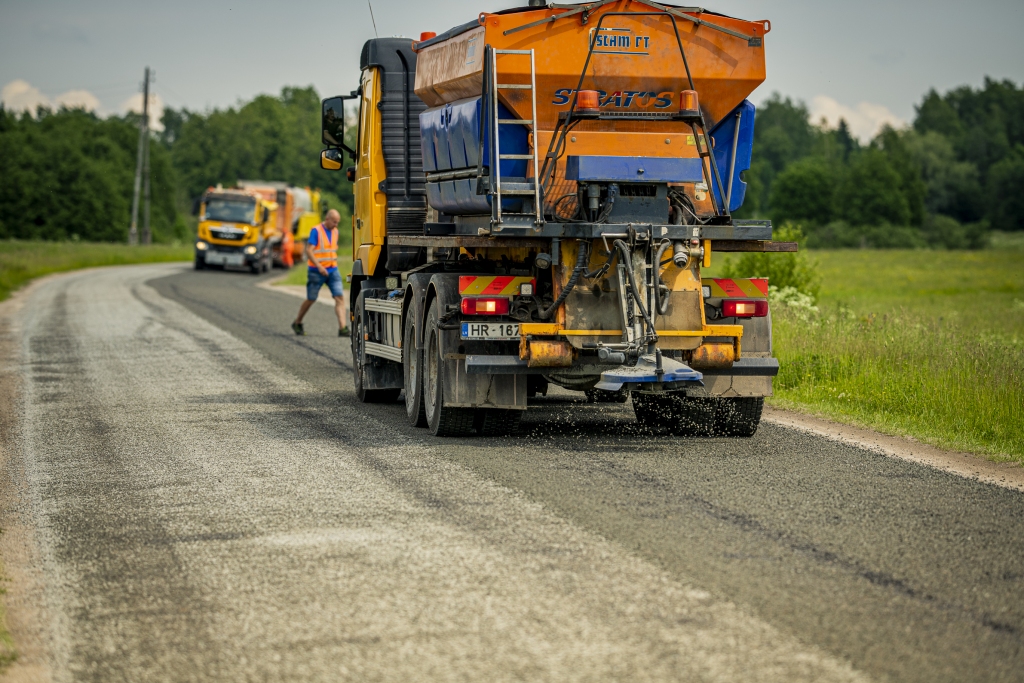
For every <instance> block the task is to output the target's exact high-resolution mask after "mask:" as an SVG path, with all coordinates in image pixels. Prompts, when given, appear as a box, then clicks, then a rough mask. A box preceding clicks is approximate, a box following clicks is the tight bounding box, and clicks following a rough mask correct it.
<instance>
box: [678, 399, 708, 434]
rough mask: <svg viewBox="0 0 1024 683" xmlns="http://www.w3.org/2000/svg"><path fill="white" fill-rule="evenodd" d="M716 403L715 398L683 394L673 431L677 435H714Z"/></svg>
mask: <svg viewBox="0 0 1024 683" xmlns="http://www.w3.org/2000/svg"><path fill="white" fill-rule="evenodd" d="M716 404H717V401H715V399H713V398H689V397H685V396H681V397H680V400H679V404H678V406H679V407H678V413H676V415H675V424H674V425H673V427H672V430H671V431H672V433H673V434H675V435H676V436H713V435H714V433H715V413H716V411H715V408H716V407H717V405H716Z"/></svg>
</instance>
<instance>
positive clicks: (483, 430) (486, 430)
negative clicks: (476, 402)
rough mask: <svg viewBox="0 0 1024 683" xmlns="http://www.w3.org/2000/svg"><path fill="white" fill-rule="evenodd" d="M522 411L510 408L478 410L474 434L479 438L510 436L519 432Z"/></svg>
mask: <svg viewBox="0 0 1024 683" xmlns="http://www.w3.org/2000/svg"><path fill="white" fill-rule="evenodd" d="M522 419H523V411H522V410H515V409H512V408H509V409H504V408H478V409H477V411H476V420H475V423H476V433H477V434H478V435H480V436H511V435H512V434H515V433H516V432H518V431H519V421H520V420H522Z"/></svg>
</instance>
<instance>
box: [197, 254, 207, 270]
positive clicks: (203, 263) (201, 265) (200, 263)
mask: <svg viewBox="0 0 1024 683" xmlns="http://www.w3.org/2000/svg"><path fill="white" fill-rule="evenodd" d="M195 268H196V270H206V259H203V258H200V257H199V256H196V265H195Z"/></svg>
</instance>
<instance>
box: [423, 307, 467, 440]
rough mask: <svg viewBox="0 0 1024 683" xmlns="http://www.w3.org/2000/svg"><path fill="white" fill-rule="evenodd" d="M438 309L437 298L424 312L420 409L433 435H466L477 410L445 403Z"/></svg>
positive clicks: (443, 361) (442, 351) (442, 353)
mask: <svg viewBox="0 0 1024 683" xmlns="http://www.w3.org/2000/svg"><path fill="white" fill-rule="evenodd" d="M437 308H438V307H437V299H434V301H433V302H431V304H430V310H429V312H428V313H427V324H426V334H427V344H426V348H425V349H424V351H423V361H424V363H423V366H424V367H423V408H424V413H425V414H426V418H427V429H428V430H430V433H431V434H433V435H434V436H465V435H467V434H470V433H472V432H473V418H474V417H475V412H476V411H474V410H472V409H471V408H450V407H448V406H446V405H444V363H445V360H444V343H443V340H442V339H441V334H442V330H441V329H439V323H438V318H439V315H438V312H437Z"/></svg>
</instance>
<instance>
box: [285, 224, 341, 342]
mask: <svg viewBox="0 0 1024 683" xmlns="http://www.w3.org/2000/svg"><path fill="white" fill-rule="evenodd" d="M340 220H341V214H339V213H338V212H337V211H335V210H334V209H331V210H330V211H328V212H327V215H326V216H325V217H324V221H323V223H320V224H319V225H317V226H316V227H314V228H313V229H312V230H310V231H309V238H308V239H307V241H306V250H305V251H306V262H307V264H308V265H309V272H308V273H307V274H306V300H305V301H303V302H302V305H301V306H300V307H299V315H298V316H297V317H296V318H295V322H293V323H292V330H294V332H295V334H298V335H304V334H306V331H305V329H304V328H303V327H302V318H303V317H305V315H306V311H308V310H309V308H310V306H312V305H313V304H314V303H315V302H316V300H317V297H319V296H320V288H321V287H323V286H324V285H327V287H328V288H329V289H330V290H331V296H333V297H334V312H335V313H336V314H337V316H338V336H339V337H347V336H348V325H346V324H345V318H344V315H345V290H344V289H343V288H342V285H341V274H340V273H339V272H338V221H340Z"/></svg>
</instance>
